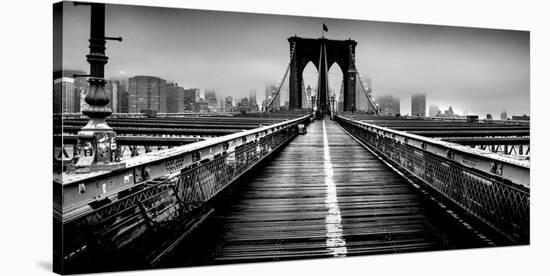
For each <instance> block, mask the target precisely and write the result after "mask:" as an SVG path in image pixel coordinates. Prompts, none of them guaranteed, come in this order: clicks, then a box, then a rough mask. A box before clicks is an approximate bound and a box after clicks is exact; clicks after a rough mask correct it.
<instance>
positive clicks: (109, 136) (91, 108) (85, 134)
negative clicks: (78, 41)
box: [75, 2, 122, 173]
mask: <svg viewBox="0 0 550 276" xmlns="http://www.w3.org/2000/svg"><path fill="white" fill-rule="evenodd" d="M75 5H89V6H90V7H91V16H90V18H91V20H90V39H89V42H90V53H89V54H88V55H86V59H87V61H88V63H89V64H90V74H89V75H75V77H89V78H88V83H89V84H90V90H89V91H88V93H87V94H86V97H85V98H84V101H85V102H86V103H87V104H88V107H86V108H85V109H84V110H83V111H82V113H83V114H84V115H86V116H88V118H90V120H89V121H88V124H86V126H84V127H83V128H82V129H81V130H80V131H79V132H78V160H77V163H76V164H75V167H76V172H77V173H79V172H80V173H86V172H89V171H93V170H103V169H107V168H112V167H113V165H114V164H113V162H114V161H115V160H116V149H117V144H116V140H115V137H116V134H115V132H114V131H113V129H112V128H111V127H109V125H107V122H106V121H105V117H107V116H109V115H111V113H112V111H111V109H110V108H108V107H107V106H106V105H107V104H108V103H109V97H107V94H106V93H105V84H106V82H107V81H106V80H105V78H104V76H105V64H106V63H107V60H108V57H107V56H106V55H105V42H106V40H118V41H122V38H120V37H117V38H114V37H105V4H99V3H80V2H75Z"/></svg>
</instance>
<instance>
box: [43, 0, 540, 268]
mask: <svg viewBox="0 0 550 276" xmlns="http://www.w3.org/2000/svg"><path fill="white" fill-rule="evenodd" d="M90 6H91V7H90V8H91V15H92V16H91V39H90V53H89V55H87V60H88V62H89V64H90V75H89V76H87V78H88V82H89V84H90V92H88V94H87V95H86V99H85V100H86V102H87V103H88V104H89V108H88V109H85V110H84V111H83V112H82V113H83V114H55V116H54V140H53V141H54V144H53V152H54V154H53V155H54V181H53V189H54V222H55V223H54V230H55V233H56V234H55V237H54V239H55V240H54V244H55V248H54V255H55V258H54V267H55V268H56V269H57V270H58V271H62V272H64V273H82V272H99V271H111V270H126V269H139V268H152V267H177V266H197V265H210V264H223V263H236V262H253V261H275V260H291V259H304V258H321V257H345V256H354V255H366V254H383V253H398V252H419V251H428V250H444V249H457V248H477V247H494V246H503V245H518V244H529V204H530V203H529V202H530V193H529V190H530V178H529V170H530V162H529V155H530V148H529V133H530V128H529V123H528V122H527V123H526V122H523V121H513V120H502V121H501V120H480V119H477V118H468V119H441V118H439V119H434V118H427V117H418V116H400V117H395V116H391V117H390V116H383V115H381V114H380V112H379V108H378V106H377V104H376V101H375V100H374V99H373V97H372V93H371V92H372V91H370V89H369V88H368V87H365V85H364V83H365V82H364V80H363V79H362V77H361V74H360V73H359V72H360V71H359V68H357V64H356V61H355V49H356V47H360V45H358V44H357V42H356V41H354V40H352V39H348V40H331V39H327V38H325V37H320V38H303V37H298V36H291V37H289V38H288V42H289V53H290V59H289V60H288V64H287V67H286V68H284V69H285V70H283V72H284V73H283V76H282V79H281V82H280V83H281V85H280V86H279V87H278V89H277V91H276V97H280V96H281V95H280V94H281V93H284V89H282V86H283V85H282V84H285V83H287V84H288V87H289V88H288V98H289V110H288V111H285V112H274V111H273V110H272V105H273V101H274V99H275V98H273V99H271V101H270V102H268V105H267V109H266V110H265V112H257V113H247V114H235V113H231V114H229V113H228V114H216V115H209V116H204V115H201V114H192V113H189V114H163V113H159V114H157V116H154V117H152V116H146V115H144V114H111V111H110V110H109V108H107V107H106V105H107V103H108V101H109V99H108V98H107V97H106V95H105V92H104V86H105V75H104V69H103V68H104V66H105V64H106V63H107V57H106V56H105V45H106V40H122V39H118V38H109V37H106V36H105V22H104V12H105V10H104V8H105V6H104V5H102V4H91V5H90ZM117 43H118V42H117ZM122 43H124V42H122ZM112 62H116V61H112ZM309 62H312V63H313V64H314V66H315V67H316V68H317V70H318V83H317V89H316V90H317V94H316V97H313V98H311V99H307V100H308V101H309V102H310V107H309V108H308V107H306V106H304V104H303V103H304V99H303V98H302V97H304V90H303V89H304V88H303V80H302V72H303V70H304V67H305V66H306V64H308V63H309ZM333 65H335V66H338V67H340V69H341V70H342V72H344V73H343V79H342V84H341V88H342V89H341V91H340V99H338V102H341V103H343V108H342V110H341V111H338V109H337V108H336V101H337V100H336V99H335V97H334V95H331V94H330V93H329V89H328V87H329V84H328V79H329V78H328V77H327V74H328V73H327V72H328V70H329V68H331V66H333ZM358 96H360V97H363V99H364V100H365V102H366V103H367V108H366V110H363V111H359V110H358V109H357V102H356V99H357V98H358ZM130 153H131V154H130Z"/></svg>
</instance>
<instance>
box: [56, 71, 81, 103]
mask: <svg viewBox="0 0 550 276" xmlns="http://www.w3.org/2000/svg"><path fill="white" fill-rule="evenodd" d="M74 74H80V75H84V74H85V72H84V71H77V70H63V71H55V72H54V73H53V77H54V102H53V105H54V112H55V113H61V112H63V111H62V105H63V103H62V102H63V101H64V98H63V96H62V95H61V93H62V87H63V84H62V82H63V78H65V80H66V81H70V82H72V85H71V86H72V91H73V93H72V96H69V98H71V99H69V98H67V99H65V101H68V100H70V101H71V102H72V104H73V106H72V108H69V107H68V106H66V110H69V109H70V110H71V113H79V112H81V111H82V109H83V107H85V105H86V103H85V102H84V97H85V96H86V93H87V92H88V87H89V84H88V81H87V79H86V78H73V75H74ZM56 81H57V84H56ZM56 89H57V90H56ZM66 104H67V102H66Z"/></svg>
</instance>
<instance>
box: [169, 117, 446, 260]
mask: <svg viewBox="0 0 550 276" xmlns="http://www.w3.org/2000/svg"><path fill="white" fill-rule="evenodd" d="M307 131H308V132H307V134H306V135H300V136H298V137H296V138H295V139H294V140H293V141H292V142H291V143H290V144H289V145H287V146H286V147H285V148H284V149H282V151H281V152H280V153H278V154H277V155H276V156H275V157H274V158H273V159H272V160H271V161H270V162H269V163H268V164H267V165H265V166H264V167H263V168H262V169H261V170H259V171H258V172H257V173H255V174H254V175H253V176H252V177H251V178H250V179H248V180H247V181H244V182H243V183H240V184H239V186H238V187H237V188H235V189H233V190H232V191H230V192H229V193H228V195H227V198H229V200H228V201H227V202H226V203H224V205H223V206H220V207H217V208H216V213H215V215H214V216H213V217H212V218H211V219H209V222H208V223H206V224H205V225H204V226H201V229H200V230H199V231H198V232H200V234H197V235H195V236H194V237H192V238H191V239H192V242H191V243H189V242H188V243H185V244H182V245H181V246H180V247H183V249H181V248H180V249H179V250H180V253H177V252H176V253H175V255H174V256H173V259H175V261H174V260H171V262H172V263H174V264H176V263H177V265H180V266H181V265H186V264H187V265H200V264H213V263H233V262H243V261H245V262H246V261H273V260H283V259H296V258H308V257H331V256H348V255H364V254H379V253H397V252H412V251H426V250H434V249H442V248H443V245H442V243H441V241H440V239H439V238H438V236H437V235H435V234H434V232H433V231H432V230H433V229H432V228H433V227H430V225H431V224H430V223H429V221H430V219H429V218H428V217H427V215H426V212H425V207H424V206H423V203H422V202H423V201H422V200H421V199H420V198H419V195H418V193H417V192H415V190H414V189H415V188H413V187H412V185H411V184H410V183H407V182H406V181H405V180H404V179H402V178H401V177H400V176H398V175H397V174H396V173H395V172H393V171H392V170H390V169H389V168H388V167H387V166H386V165H384V164H383V163H382V162H381V161H380V160H378V159H377V158H376V157H375V156H374V155H372V154H371V153H370V152H369V151H367V150H366V149H364V148H363V147H362V146H361V145H360V144H359V143H357V142H356V141H355V140H354V139H353V138H352V137H350V136H349V135H348V134H346V133H345V132H344V130H343V129H342V128H341V127H339V126H338V125H337V124H336V123H334V122H333V121H330V120H328V119H326V120H325V121H315V122H314V123H312V124H310V125H309V126H308V129H307ZM183 251H185V252H187V253H185V254H183V253H181V252H183ZM189 251H192V253H189Z"/></svg>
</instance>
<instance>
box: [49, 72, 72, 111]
mask: <svg viewBox="0 0 550 276" xmlns="http://www.w3.org/2000/svg"><path fill="white" fill-rule="evenodd" d="M53 85H54V88H53V90H54V100H55V99H57V100H58V101H60V102H59V103H58V104H57V105H56V104H55V103H54V113H74V112H75V108H74V107H75V89H74V79H73V78H69V77H61V78H58V79H55V80H54V81H53Z"/></svg>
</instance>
